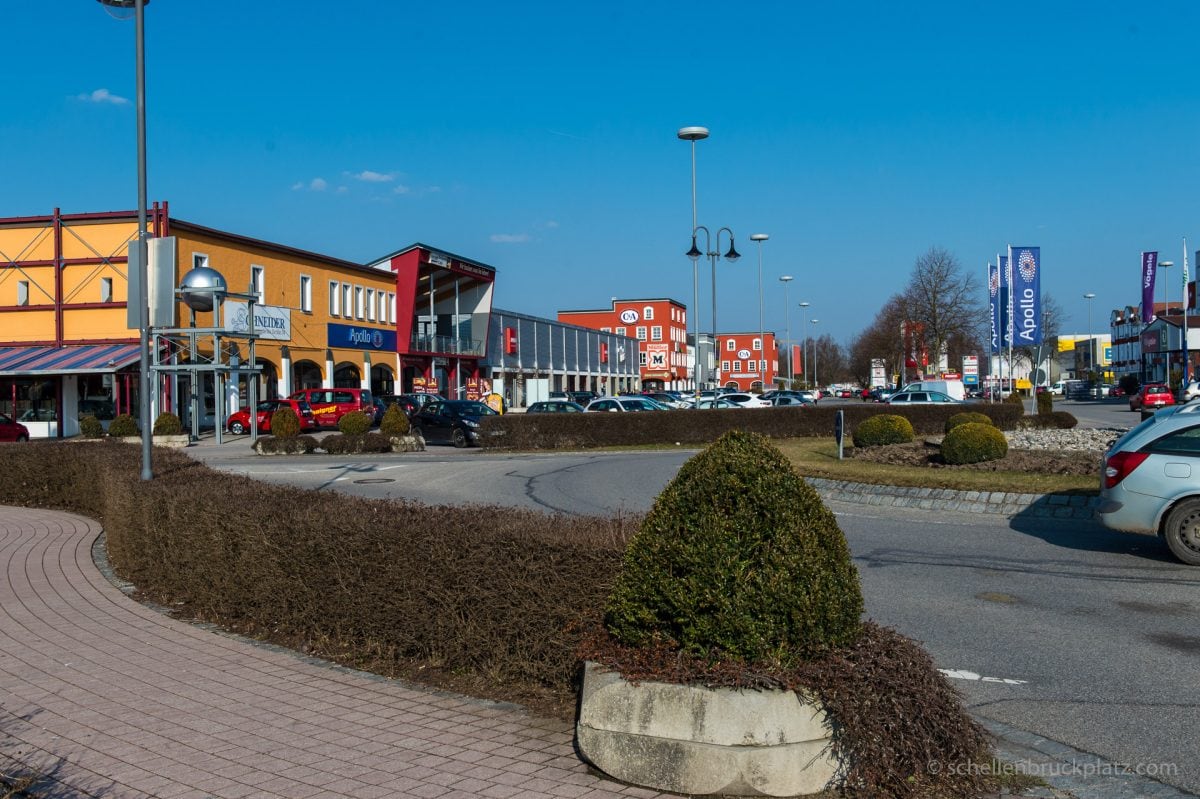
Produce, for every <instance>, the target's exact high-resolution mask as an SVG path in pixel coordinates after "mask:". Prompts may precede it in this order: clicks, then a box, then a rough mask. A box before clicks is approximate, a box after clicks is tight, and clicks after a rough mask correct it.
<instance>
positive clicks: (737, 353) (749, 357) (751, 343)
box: [717, 332, 779, 391]
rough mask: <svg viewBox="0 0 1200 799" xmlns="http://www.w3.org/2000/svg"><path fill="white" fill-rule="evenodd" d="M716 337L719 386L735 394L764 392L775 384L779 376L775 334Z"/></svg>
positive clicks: (727, 334) (777, 348)
mask: <svg viewBox="0 0 1200 799" xmlns="http://www.w3.org/2000/svg"><path fill="white" fill-rule="evenodd" d="M763 338H764V339H766V340H765V341H763V340H761V339H759V337H758V333H757V332H754V333H718V334H717V351H718V352H719V353H720V364H721V384H722V385H723V386H725V387H726V388H736V389H737V390H738V391H751V390H755V391H765V390H767V389H769V388H771V387H772V386H773V385H774V384H775V376H776V374H778V372H779V347H778V343H777V342H776V341H775V334H774V333H769V332H764V333H763Z"/></svg>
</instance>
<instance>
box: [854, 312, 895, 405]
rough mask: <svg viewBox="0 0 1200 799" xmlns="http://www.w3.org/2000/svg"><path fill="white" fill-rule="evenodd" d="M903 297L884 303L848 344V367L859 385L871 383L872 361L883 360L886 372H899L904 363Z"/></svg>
mask: <svg viewBox="0 0 1200 799" xmlns="http://www.w3.org/2000/svg"><path fill="white" fill-rule="evenodd" d="M904 308H905V305H904V297H903V296H901V295H896V296H893V297H891V298H889V299H888V301H887V302H885V303H884V304H883V308H881V309H880V310H879V313H878V314H876V315H875V319H874V321H872V322H871V326H870V327H868V328H867V329H866V330H864V331H863V332H862V333H860V334H859V335H858V337H857V338H855V339H854V341H853V342H852V343H851V345H850V356H849V364H848V368H849V370H850V373H851V374H852V375H853V376H854V379H856V380H858V382H859V383H860V384H861V385H864V386H866V385H870V382H871V362H872V361H875V360H882V361H883V363H884V368H885V370H886V371H887V374H888V375H889V382H890V375H894V374H900V372H901V370H902V368H903V366H904V343H903V341H902V340H901V337H900V324H901V323H902V322H903V321H904V319H905V316H906V314H905V310H904Z"/></svg>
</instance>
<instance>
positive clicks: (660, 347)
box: [646, 344, 670, 369]
mask: <svg viewBox="0 0 1200 799" xmlns="http://www.w3.org/2000/svg"><path fill="white" fill-rule="evenodd" d="M669 350H670V345H669V344H647V345H646V368H647V369H666V368H667V352H668V351H669Z"/></svg>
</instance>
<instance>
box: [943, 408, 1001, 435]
mask: <svg viewBox="0 0 1200 799" xmlns="http://www.w3.org/2000/svg"><path fill="white" fill-rule="evenodd" d="M969 423H976V424H992V417H990V416H988V415H987V414H986V413H979V412H978V411H966V412H965V413H956V414H954V415H953V416H951V417H950V418H949V419H947V420H946V432H947V433H949V432H950V431H951V430H953V429H954V428H956V427H958V426H959V425H960V424H969ZM994 426H995V425H993V427H994Z"/></svg>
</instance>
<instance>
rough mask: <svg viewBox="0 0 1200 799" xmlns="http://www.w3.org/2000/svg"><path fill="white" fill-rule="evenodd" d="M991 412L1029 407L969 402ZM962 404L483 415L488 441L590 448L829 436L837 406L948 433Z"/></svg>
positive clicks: (1009, 422)
mask: <svg viewBox="0 0 1200 799" xmlns="http://www.w3.org/2000/svg"><path fill="white" fill-rule="evenodd" d="M967 407H969V408H970V409H971V410H973V411H978V412H980V413H983V414H986V415H987V416H988V417H989V418H991V420H992V423H993V424H995V426H996V427H998V428H1000V429H1001V430H1013V429H1015V428H1016V427H1017V423H1018V420H1019V419H1020V418H1021V417H1022V415H1023V413H1024V411H1023V409H1022V408H1021V407H1018V406H1015V405H1006V404H1003V403H992V404H978V405H974V404H973V405H970V406H967ZM963 409H964V406H962V405H953V406H950V407H945V406H939V405H917V406H912V407H908V408H902V407H899V406H895V405H887V404H883V403H880V404H872V405H841V406H825V407H819V406H818V407H815V408H812V407H802V408H797V407H779V408H751V409H745V408H739V409H733V408H730V409H714V410H702V411H690V410H682V411H661V412H654V413H535V414H524V413H506V414H503V415H501V416H485V417H484V418H483V419H481V420H480V433H481V436H480V441H481V446H483V447H485V448H488V449H526V450H529V449H587V448H590V447H606V446H628V445H638V444H668V445H670V444H681V445H689V446H692V445H704V444H708V443H710V442H712V441H715V440H716V439H717V438H720V436H721V434H722V433H726V432H728V431H729V430H745V431H747V432H750V433H760V434H762V435H765V436H767V437H768V438H795V437H826V436H832V435H833V434H834V426H835V419H836V418H837V411H838V410H841V411H843V412H844V419H845V425H846V429H847V430H853V429H855V428H856V427H857V426H858V425H859V423H861V422H862V421H864V420H865V419H868V418H870V417H872V416H875V415H877V414H881V413H885V414H893V415H897V416H903V417H905V418H906V419H908V420H909V422H911V423H912V426H913V431H914V432H915V433H916V434H917V435H941V434H942V433H943V432H944V431H945V427H946V420H947V419H949V418H950V417H951V416H953V415H954V414H956V413H961V412H962V411H963Z"/></svg>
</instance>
